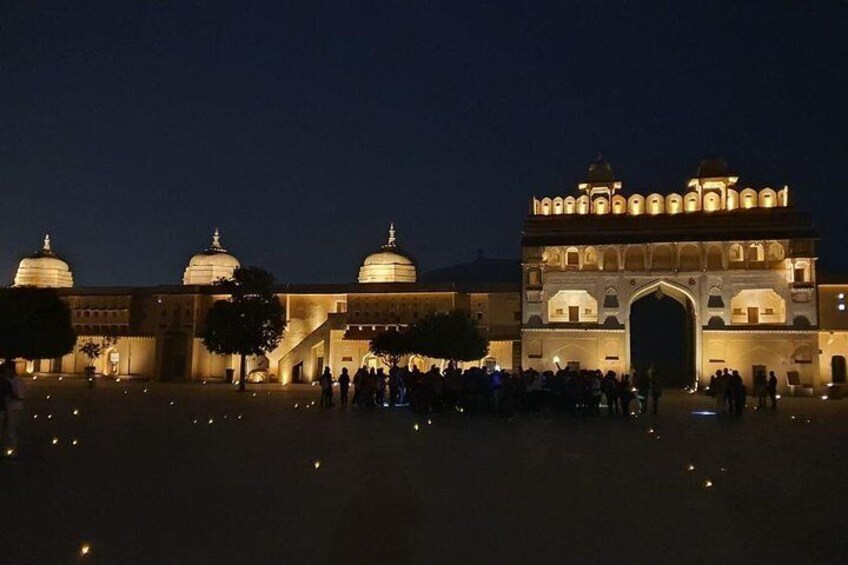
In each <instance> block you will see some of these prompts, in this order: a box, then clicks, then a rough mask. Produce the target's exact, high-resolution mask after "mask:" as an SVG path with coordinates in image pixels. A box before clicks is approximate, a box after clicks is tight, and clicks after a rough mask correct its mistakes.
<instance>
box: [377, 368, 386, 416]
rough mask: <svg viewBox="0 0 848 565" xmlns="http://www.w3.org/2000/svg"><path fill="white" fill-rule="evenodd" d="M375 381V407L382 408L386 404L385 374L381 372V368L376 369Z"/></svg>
mask: <svg viewBox="0 0 848 565" xmlns="http://www.w3.org/2000/svg"><path fill="white" fill-rule="evenodd" d="M376 379H377V380H376V381H375V382H376V390H375V391H374V392H375V393H376V394H377V407H378V408H382V407H383V405H384V404H385V403H386V372H385V371H383V368H382V367H380V368H379V369H377V377H376Z"/></svg>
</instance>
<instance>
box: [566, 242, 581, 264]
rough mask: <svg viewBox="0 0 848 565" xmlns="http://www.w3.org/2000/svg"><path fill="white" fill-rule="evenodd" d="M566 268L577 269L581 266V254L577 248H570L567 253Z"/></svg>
mask: <svg viewBox="0 0 848 565" xmlns="http://www.w3.org/2000/svg"><path fill="white" fill-rule="evenodd" d="M565 266H566V267H572V268H575V269H576V268H577V267H579V266H580V252H579V251H578V250H577V248H576V247H569V248H568V250H566V252H565Z"/></svg>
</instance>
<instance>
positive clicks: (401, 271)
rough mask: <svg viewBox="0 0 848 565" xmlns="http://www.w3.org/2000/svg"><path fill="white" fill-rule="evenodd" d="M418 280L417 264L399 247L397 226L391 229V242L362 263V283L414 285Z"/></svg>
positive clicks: (360, 277) (360, 276)
mask: <svg viewBox="0 0 848 565" xmlns="http://www.w3.org/2000/svg"><path fill="white" fill-rule="evenodd" d="M417 278H418V273H417V271H416V269H415V262H414V261H413V260H412V258H411V257H409V256H407V255H405V254H404V253H403V251H401V249H400V248H399V247H398V246H397V239H396V237H395V225H394V224H392V225H391V226H390V227H389V241H388V243H386V245H384V246H383V247H381V248H380V250H379V251H376V252H375V253H372V254H371V255H369V256H368V257H366V258H365V261H363V262H362V267H360V269H359V282H360V283H396V282H404V283H414V282H415V281H416V280H417Z"/></svg>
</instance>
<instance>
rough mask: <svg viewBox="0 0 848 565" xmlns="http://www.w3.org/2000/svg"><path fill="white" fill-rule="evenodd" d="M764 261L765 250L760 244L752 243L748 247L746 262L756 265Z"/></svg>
mask: <svg viewBox="0 0 848 565" xmlns="http://www.w3.org/2000/svg"><path fill="white" fill-rule="evenodd" d="M764 260H765V250H764V249H763V245H762V244H761V243H752V244H750V245H749V246H748V262H749V263H758V262H762V261H764Z"/></svg>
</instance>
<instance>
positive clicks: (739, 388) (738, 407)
mask: <svg viewBox="0 0 848 565" xmlns="http://www.w3.org/2000/svg"><path fill="white" fill-rule="evenodd" d="M730 392H731V395H732V398H733V404H732V406H733V412H732V413H733V414H736V415H737V416H741V415H742V412H744V410H745V401H746V396H747V395H748V390H747V389H746V388H745V383H744V382H743V381H742V375H740V374H739V371H733V373H732V374H731V376H730Z"/></svg>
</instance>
